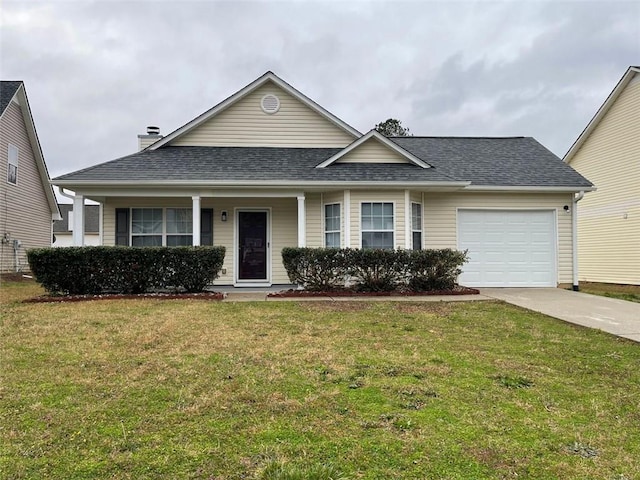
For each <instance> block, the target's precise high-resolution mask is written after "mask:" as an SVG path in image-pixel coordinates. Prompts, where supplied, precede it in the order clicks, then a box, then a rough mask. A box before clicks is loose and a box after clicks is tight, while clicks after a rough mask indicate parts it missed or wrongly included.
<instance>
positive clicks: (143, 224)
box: [131, 208, 193, 247]
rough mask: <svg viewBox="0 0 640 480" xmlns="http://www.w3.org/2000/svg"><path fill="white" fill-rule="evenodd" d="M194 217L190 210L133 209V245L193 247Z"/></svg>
mask: <svg viewBox="0 0 640 480" xmlns="http://www.w3.org/2000/svg"><path fill="white" fill-rule="evenodd" d="M192 241H193V216H192V210H191V209H190V208H166V209H162V208H132V209H131V245H132V246H134V247H160V246H168V247H175V246H178V245H191V244H192Z"/></svg>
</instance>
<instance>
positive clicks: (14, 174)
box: [7, 164, 18, 184]
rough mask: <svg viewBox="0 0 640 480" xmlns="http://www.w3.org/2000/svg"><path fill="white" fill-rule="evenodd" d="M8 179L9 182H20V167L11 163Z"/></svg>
mask: <svg viewBox="0 0 640 480" xmlns="http://www.w3.org/2000/svg"><path fill="white" fill-rule="evenodd" d="M7 181H8V182H9V183H13V184H16V183H18V167H16V166H15V165H11V164H9V170H8V171H7Z"/></svg>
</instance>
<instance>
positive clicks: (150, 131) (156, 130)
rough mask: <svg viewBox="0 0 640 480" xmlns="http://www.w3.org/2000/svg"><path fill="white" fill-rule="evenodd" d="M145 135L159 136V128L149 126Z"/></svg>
mask: <svg viewBox="0 0 640 480" xmlns="http://www.w3.org/2000/svg"><path fill="white" fill-rule="evenodd" d="M147 135H160V127H154V126H153V125H149V126H148V127H147Z"/></svg>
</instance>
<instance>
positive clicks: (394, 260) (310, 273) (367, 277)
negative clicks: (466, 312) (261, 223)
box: [282, 248, 467, 292]
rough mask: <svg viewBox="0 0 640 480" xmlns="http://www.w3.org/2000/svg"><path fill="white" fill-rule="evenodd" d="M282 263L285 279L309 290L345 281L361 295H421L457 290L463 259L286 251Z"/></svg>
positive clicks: (446, 254)
mask: <svg viewBox="0 0 640 480" xmlns="http://www.w3.org/2000/svg"><path fill="white" fill-rule="evenodd" d="M282 259H283V263H284V266H285V268H286V270H287V274H288V275H289V280H290V281H291V282H293V283H297V284H299V285H302V286H304V287H305V288H307V289H308V290H315V291H318V290H320V291H322V290H324V291H328V290H336V289H340V288H344V287H345V282H346V281H347V280H348V281H349V282H350V283H351V284H352V287H353V288H354V289H355V290H359V291H364V292H383V291H392V290H397V289H403V288H408V289H410V290H413V291H417V292H419V291H429V290H449V289H452V288H453V287H455V285H456V280H457V277H458V275H459V274H460V273H461V268H460V267H461V266H462V265H463V264H464V263H465V262H466V261H467V254H466V252H461V251H457V250H452V249H442V250H371V249H366V250H359V249H349V248H346V249H336V248H284V249H283V250H282Z"/></svg>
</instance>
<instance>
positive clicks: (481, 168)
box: [55, 137, 591, 187]
mask: <svg viewBox="0 0 640 480" xmlns="http://www.w3.org/2000/svg"><path fill="white" fill-rule="evenodd" d="M391 140H393V141H394V142H395V143H396V144H398V145H400V146H401V147H402V148H405V149H406V150H407V151H409V152H411V153H412V154H414V155H416V156H417V157H419V158H421V159H422V160H424V161H425V162H426V163H428V164H430V165H432V166H433V167H434V168H421V167H419V166H416V165H413V164H397V163H396V164H391V163H390V164H381V163H374V164H364V163H351V164H347V163H335V164H332V165H330V166H328V167H326V168H315V167H316V165H318V164H320V163H322V162H323V161H324V160H326V159H328V158H330V157H331V156H333V155H335V154H336V153H337V152H339V151H340V150H341V149H339V148H279V147H278V148H275V147H170V146H169V147H162V148H159V149H157V150H145V151H142V152H138V153H135V154H133V155H129V156H127V157H122V158H119V159H116V160H113V161H111V162H107V163H103V164H100V165H95V166H93V167H89V168H86V169H83V170H79V171H77V172H73V173H69V174H67V175H62V176H60V177H58V178H56V179H55V180H59V181H70V182H72V181H82V182H92V181H98V182H100V181H104V182H119V181H121V182H123V181H126V182H132V181H133V182H135V181H146V182H149V181H154V180H158V181H163V182H166V181H181V182H185V181H186V182H189V181H193V182H198V181H207V182H216V181H236V182H242V181H248V182H260V181H265V182H270V181H300V182H307V181H317V182H325V181H326V182H384V181H389V182H393V181H396V182H472V184H475V185H487V186H555V187H557V186H570V187H589V186H591V184H590V183H589V182H588V181H587V180H586V179H584V178H583V177H582V176H580V175H579V174H578V173H577V172H575V171H574V170H573V169H572V168H571V167H569V166H568V165H566V164H564V163H563V162H562V160H560V159H559V158H558V157H556V156H555V155H554V154H553V153H551V152H550V151H549V150H547V149H546V148H544V147H543V146H542V145H540V144H539V143H538V142H536V141H535V140H534V139H533V138H524V137H516V138H451V137H402V138H400V137H398V138H392V139H391Z"/></svg>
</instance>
